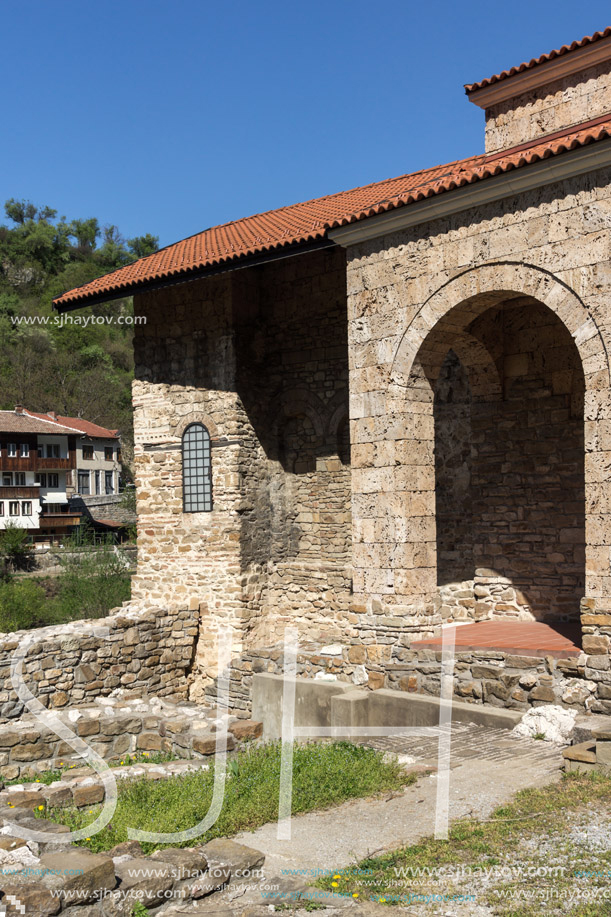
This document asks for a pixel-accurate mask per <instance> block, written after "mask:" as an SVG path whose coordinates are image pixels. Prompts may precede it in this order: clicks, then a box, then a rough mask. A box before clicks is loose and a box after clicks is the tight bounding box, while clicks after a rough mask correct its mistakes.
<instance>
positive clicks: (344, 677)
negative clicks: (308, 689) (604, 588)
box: [206, 628, 611, 716]
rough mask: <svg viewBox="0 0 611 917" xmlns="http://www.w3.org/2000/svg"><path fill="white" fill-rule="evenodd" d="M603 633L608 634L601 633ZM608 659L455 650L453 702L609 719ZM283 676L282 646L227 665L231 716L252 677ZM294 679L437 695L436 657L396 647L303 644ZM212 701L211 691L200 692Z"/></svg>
mask: <svg viewBox="0 0 611 917" xmlns="http://www.w3.org/2000/svg"><path fill="white" fill-rule="evenodd" d="M609 630H610V632H611V628H610V629H609ZM605 662H607V663H608V657H606V656H603V655H599V656H595V655H586V653H581V654H579V655H576V656H573V657H571V658H566V659H555V658H553V657H552V656H549V655H548V656H545V657H543V656H528V655H517V654H516V653H511V652H504V651H500V650H498V651H497V650H488V649H482V650H458V649H457V651H456V655H455V666H454V697H455V698H456V699H457V700H461V701H466V702H468V703H473V704H489V705H491V706H494V707H503V708H507V709H511V710H528V709H530V707H536V706H540V705H541V704H558V705H560V706H563V707H571V708H575V709H578V710H581V711H582V712H583V711H590V712H592V713H611V702H610V701H609V696H610V693H611V672H609V669H608V667H605V668H603V667H602V666H603V664H604V663H605ZM259 672H268V673H271V674H274V675H282V674H283V672H284V647H283V645H278V646H273V647H260V648H257V649H252V650H250V651H249V652H246V653H244V654H243V655H242V657H241V658H240V659H235V660H233V661H232V669H231V679H230V700H231V707H232V710H233V712H234V713H236V714H238V715H239V716H247V715H248V714H249V713H250V711H251V691H252V680H253V675H255V674H257V673H259ZM297 675H298V676H301V677H305V678H312V679H324V680H338V681H341V682H350V683H352V684H355V685H360V686H363V687H366V688H369V689H371V690H377V689H379V688H390V689H391V690H396V691H406V692H409V693H413V694H419V695H423V694H424V695H431V696H434V697H439V696H440V686H441V650H440V649H435V648H424V647H422V648H413V649H410V648H409V647H406V646H401V645H399V644H395V645H390V644H386V645H381V644H371V645H368V646H367V645H363V644H361V643H353V644H351V645H347V644H339V643H338V644H331V645H329V646H326V647H325V646H316V645H313V644H304V645H303V646H301V647H300V651H299V653H298V656H297ZM206 692H207V697H208V699H209V701H210V702H214V699H215V697H216V687H215V685H214V684H213V683H211V684H208V686H207V688H206Z"/></svg>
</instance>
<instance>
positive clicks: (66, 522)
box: [39, 513, 81, 530]
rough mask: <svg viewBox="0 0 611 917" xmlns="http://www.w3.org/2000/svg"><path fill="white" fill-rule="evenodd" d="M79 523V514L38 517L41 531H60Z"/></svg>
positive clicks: (53, 514) (55, 514)
mask: <svg viewBox="0 0 611 917" xmlns="http://www.w3.org/2000/svg"><path fill="white" fill-rule="evenodd" d="M80 521H81V514H80V513H45V514H44V515H41V516H40V520H39V525H40V528H41V530H44V529H60V528H68V527H69V526H71V525H78V524H79V522H80Z"/></svg>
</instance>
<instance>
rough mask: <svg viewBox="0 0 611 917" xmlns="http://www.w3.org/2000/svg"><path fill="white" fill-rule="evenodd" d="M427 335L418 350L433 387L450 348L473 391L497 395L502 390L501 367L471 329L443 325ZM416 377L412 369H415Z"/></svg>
mask: <svg viewBox="0 0 611 917" xmlns="http://www.w3.org/2000/svg"><path fill="white" fill-rule="evenodd" d="M442 325H443V320H441V321H440V322H439V323H438V325H437V326H436V328H434V329H433V331H432V332H431V333H430V334H429V335H427V337H426V339H425V341H424V342H423V344H422V347H421V348H420V350H419V352H418V357H417V359H418V361H419V363H420V367H421V369H422V371H423V372H424V374H425V375H426V377H427V379H428V382H429V384H430V386H431V388H432V389H434V387H435V384H436V382H437V379H438V377H439V373H440V371H441V367H442V365H443V363H444V360H445V359H446V355H447V353H448V350H449V349H450V348H451V349H452V350H453V351H454V353H455V354H456V356H457V357H458V359H459V360H460V362H461V364H462V366H463V367H464V369H465V371H466V373H467V377H468V379H469V385H470V387H471V391H472V392H473V393H474V395H475V396H476V397H477V396H479V397H481V398H485V399H494V398H497V397H499V396H500V395H501V394H502V391H503V382H502V379H501V376H500V373H499V368H498V366H497V364H496V362H495V360H494V357H493V355H492V354H491V353H490V351H489V350H488V348H487V347H486V346H485V345H484V344H483V343H482V341H480V340H478V339H477V338H476V337H475V336H474V335H473V334H470V333H469V330H468V329H467V330H464V331H461V330H454V329H452V331H446V330H445V329H444V328H442V327H440V326H442ZM412 377H413V373H412Z"/></svg>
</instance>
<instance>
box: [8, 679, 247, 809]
mask: <svg viewBox="0 0 611 917" xmlns="http://www.w3.org/2000/svg"><path fill="white" fill-rule="evenodd" d="M57 718H58V719H59V721H60V722H61V723H62V724H63V726H65V727H66V726H67V727H68V728H69V730H70V731H71V732H72V733H73V736H74V738H73V741H76V742H79V740H80V741H81V742H84V743H85V744H86V745H87V746H89V748H91V749H92V750H93V751H94V752H95V753H96V754H98V755H99V756H100V757H101V758H103V760H104V761H106V762H108V763H110V764H113V765H117V767H116V769H115V770H114V776H115V778H116V779H119V778H121V777H124V776H129V775H136V776H137V775H138V773H139V771H138V769H137V768H136V770H134V769H133V762H130V761H129V758H130V757H132V756H134V757H136V758H137V760H138V761H139V763H140V764H142V763H146V760H147V758H151V756H153V757H154V756H155V755H156V754H159V753H161V754H164V755H172V756H174V757H175V758H185V759H195V760H197V759H198V758H202V757H207V756H209V755H213V754H214V753H215V750H216V738H217V736H216V732H217V728H218V724H219V720H218V718H217V711H216V710H211V709H209V708H207V707H201V706H198V705H196V704H193V703H192V702H189V701H185V700H184V699H183V698H182V697H181V696H180V695H179V696H171V697H164V698H161V697H155V696H152V697H150V696H145V697H141V696H139V694H138V692H133V691H127V692H121V695H120V696H113V697H102V698H98V699H97V701H95V702H94V703H89V704H84V705H81V706H79V707H78V708H77V707H71V708H69V709H62V710H58V711H57ZM227 725H228V731H229V734H228V735H227V739H226V744H227V749H228V750H229V751H231V750H232V749H233V748H234V746H235V742H236V741H240V740H242V739H252V738H255V737H257V736H260V735H261V732H262V726H261V724H260V723H253V722H251V721H245V720H244V719H241V720H240V721H232V722H230V723H228V724H227ZM81 751H83V752H84V751H85V749H81ZM124 759H128V760H127V761H124ZM123 763H125V765H126V766H125V768H123V769H122V768H121V767H120V765H121V764H123ZM81 765H83V758H82V756H81V755H80V754H78V753H77V752H76V751H75V749H74V748H73V746H72V745H71V744H70V743H69V742H68V741H65V740H64V739H63V738H61V737H60V736H59V735H57V734H56V733H55V732H53V730H52V729H50V728H49V727H48V726H47V725H46V724H44V723H42V722H41V721H40V720H39V719H37V718H36V717H35V716H33V715H32V714H26V715H25V716H22V717H20V718H19V719H18V720H14V721H12V722H10V723H8V724H7V725H4V726H0V777H2V778H4V779H5V780H14V779H16V778H17V777H20V778H22V779H25V778H26V777H28V776H29V778H30V779H34V778H35V777H36V776H37V775H38V774H40V773H42V772H44V771H48V770H53V769H58V770H62V772H63V774H62V781H63V782H64V783H65V781H66V780H67V779H68V778H71V777H75V776H79V777H86V778H89V779H87V780H86V781H85V783H86V785H87V786H89V787H91V786H92V785H93V783H95V782H96V780H95V778H96V772H94V771H93V770H91V769H89V768H87V767H86V768H84V769H82V767H81ZM130 768H131V769H130ZM170 770H176V768H175V767H173V766H172V767H170ZM76 771H78V774H77V773H76ZM153 776H155V774H154V773H153ZM92 778H93V779H92ZM80 783H82V781H79V784H80ZM52 787H53V788H55V789H58V787H57V784H52ZM69 798H70V797H69V796H68V799H69ZM56 801H59V800H56ZM99 801H100V800H99V799H89V802H99ZM75 804H78V803H77V802H75Z"/></svg>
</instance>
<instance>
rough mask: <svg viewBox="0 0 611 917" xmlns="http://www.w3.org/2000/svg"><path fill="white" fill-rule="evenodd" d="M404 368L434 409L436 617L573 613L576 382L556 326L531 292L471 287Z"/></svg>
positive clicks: (556, 619)
mask: <svg viewBox="0 0 611 917" xmlns="http://www.w3.org/2000/svg"><path fill="white" fill-rule="evenodd" d="M478 300H479V301H478ZM411 375H412V380H413V384H414V385H416V384H417V385H418V386H419V391H420V397H421V399H422V400H423V401H428V402H429V403H430V406H431V409H432V413H433V418H434V457H435V458H434V462H435V494H434V499H435V528H436V552H435V553H436V578H437V588H438V590H439V595H440V599H441V613H442V617H443V618H444V619H445V620H467V619H475V620H480V619H482V618H490V617H494V618H496V617H502V618H514V619H520V620H542V621H546V622H548V623H551V624H556V623H560V622H563V621H570V620H572V621H578V620H579V612H580V600H581V599H582V597H583V595H584V590H585V482H584V422H583V410H584V388H585V383H584V374H583V369H582V363H581V359H580V355H579V352H578V350H577V347H576V345H575V342H574V340H573V338H572V337H571V335H570V333H569V331H568V330H567V328H566V327H565V325H564V324H563V323H562V322H561V321H560V319H559V318H558V316H557V315H555V314H554V312H552V311H551V310H550V309H549V308H547V307H546V306H545V305H543V304H542V303H541V302H539V301H537V300H536V299H534V298H533V297H526V296H522V295H517V294H503V295H502V296H501V295H499V296H498V297H497V298H496V302H495V303H494V304H491V303H490V299H489V297H473V298H470V299H469V300H467V301H464V302H463V303H461V304H459V305H457V306H456V307H454V308H453V309H452V310H450V311H449V312H448V313H447V315H445V316H444V317H443V318H442V319H440V321H439V322H437V324H436V325H435V326H434V328H433V329H432V330H431V331H430V332H429V334H428V335H427V336H426V338H425V340H424V341H423V343H422V345H421V347H420V349H419V351H418V354H417V356H416V360H415V362H414V365H413V369H412V374H411ZM416 380H418V381H416ZM425 381H426V384H423V383H424V382H425Z"/></svg>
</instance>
